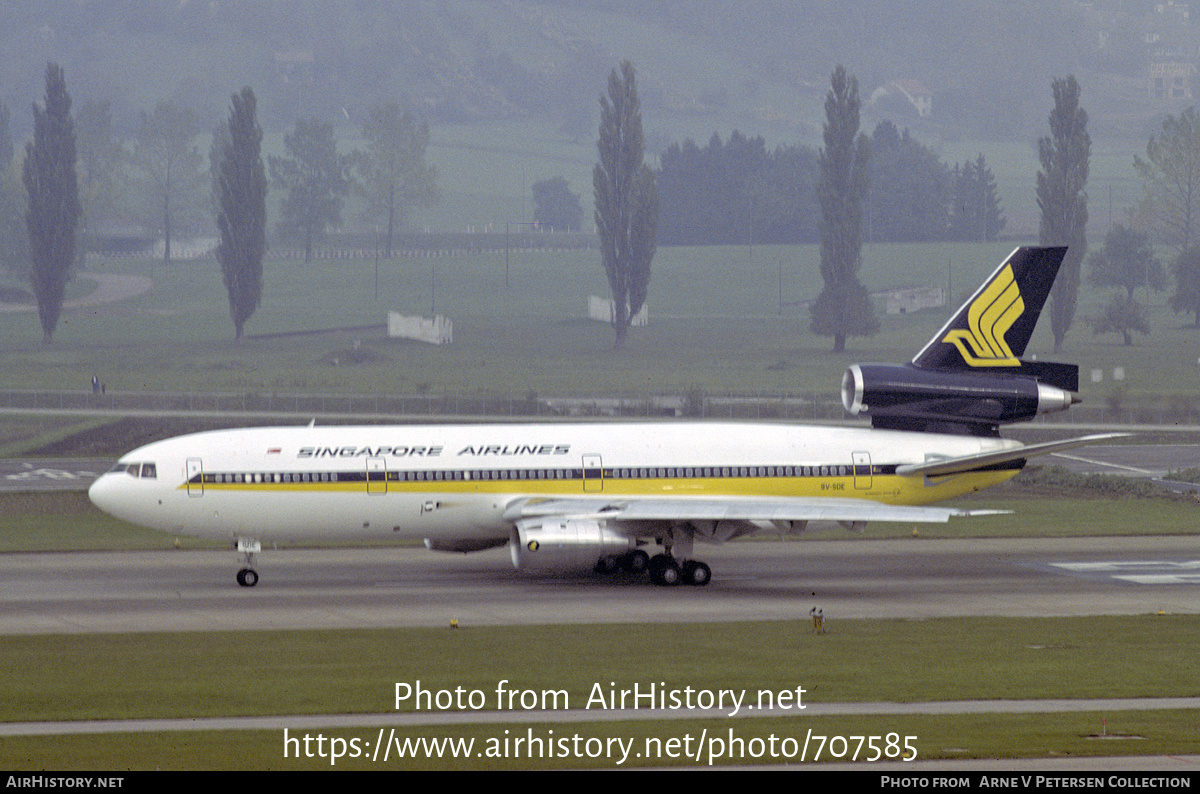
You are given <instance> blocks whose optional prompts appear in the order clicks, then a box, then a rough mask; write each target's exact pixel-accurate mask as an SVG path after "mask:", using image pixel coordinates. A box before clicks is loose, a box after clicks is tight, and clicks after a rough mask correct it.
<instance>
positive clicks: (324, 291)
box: [0, 243, 1200, 419]
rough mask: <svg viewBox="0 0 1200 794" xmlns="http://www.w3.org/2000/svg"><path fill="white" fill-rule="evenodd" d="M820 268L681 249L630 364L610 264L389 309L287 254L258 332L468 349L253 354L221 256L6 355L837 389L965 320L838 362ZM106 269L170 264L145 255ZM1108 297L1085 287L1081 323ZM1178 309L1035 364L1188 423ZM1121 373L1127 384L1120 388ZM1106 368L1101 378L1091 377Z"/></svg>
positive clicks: (570, 264) (51, 379)
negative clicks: (438, 322)
mask: <svg viewBox="0 0 1200 794" xmlns="http://www.w3.org/2000/svg"><path fill="white" fill-rule="evenodd" d="M1009 247H1010V246H1009V244H1006V243H997V244H992V245H986V246H976V245H957V244H955V245H950V244H939V245H880V246H870V247H868V249H867V251H866V255H865V263H864V271H863V281H864V282H865V283H867V284H869V285H871V287H872V289H885V288H891V287H896V286H903V285H911V284H927V285H932V286H944V285H945V284H946V283H947V281H949V282H950V284H951V287H950V289H951V293H952V294H953V295H955V296H956V299H955V301H956V302H957V299H958V297H961V296H962V295H963V294H964V293H967V292H969V291H970V290H973V289H974V288H975V286H977V284H978V283H979V282H980V281H981V280H982V278H983V277H984V276H985V275H986V274H987V273H989V272H990V271H991V269H992V268H993V267H994V266H995V265H996V264H997V263H998V262H999V261H1000V260H1001V258H1002V257H1003V256H1004V254H1006V253H1007V251H1008V249H1009ZM816 257H817V252H816V248H815V247H814V246H783V247H770V246H755V247H753V248H750V247H714V248H666V249H663V250H661V251H660V252H659V255H658V257H657V258H656V261H655V266H654V273H653V276H652V282H651V289H650V298H649V305H650V309H651V318H652V320H651V325H650V326H648V327H646V328H639V329H634V330H633V331H632V333H631V335H630V339H629V342H628V345H627V348H626V349H625V350H622V351H614V350H613V349H612V330H611V329H610V328H609V327H608V326H607V325H605V324H604V323H597V322H592V321H588V320H586V319H584V315H585V302H586V297H587V295H588V294H598V295H605V294H607V291H606V285H605V283H604V277H603V272H602V269H601V267H600V265H599V263H598V261H597V255H596V254H595V252H589V251H564V252H545V251H542V252H528V251H520V252H512V253H511V255H510V263H509V270H510V286H509V287H508V288H507V289H505V287H504V271H505V253H504V251H502V250H501V251H493V252H477V253H470V254H464V255H461V256H445V257H432V256H426V257H412V258H397V259H394V260H384V261H383V262H381V264H380V279H379V292H378V297H376V292H375V262H374V260H373V259H370V258H367V259H338V260H320V261H318V262H314V263H312V264H308V265H306V264H304V263H302V262H297V261H294V260H288V259H270V260H269V261H268V262H267V264H266V275H265V286H264V299H263V305H262V307H261V308H260V309H259V310H258V312H257V313H256V315H255V317H254V318H253V319H252V320H251V323H250V325H249V327H248V333H250V334H252V335H263V334H280V333H288V332H295V331H302V330H316V329H326V328H340V327H351V326H363V325H381V324H382V323H383V322H384V321H385V317H386V312H387V311H388V310H397V311H401V312H403V313H407V314H424V315H426V316H429V315H431V314H434V313H441V314H445V315H447V316H448V317H451V318H452V319H453V320H454V323H455V341H454V343H453V344H451V345H446V346H442V347H434V346H428V345H423V344H420V343H415V342H403V341H394V340H388V339H387V338H386V336H385V334H384V333H383V331H382V330H373V331H357V332H340V333H330V334H320V335H311V336H268V337H266V338H263V337H261V336H260V337H259V338H250V339H247V340H244V341H243V342H242V343H240V344H235V343H234V342H233V339H232V337H233V334H232V324H231V322H230V321H229V318H228V308H227V301H226V298H225V295H224V293H223V288H222V286H221V284H220V280H219V275H218V271H217V267H216V264H215V262H212V261H207V260H201V261H187V262H180V263H177V264H175V265H173V266H172V267H171V268H170V269H164V268H163V267H162V266H161V265H156V266H155V267H154V270H153V273H154V280H155V286H154V289H153V290H152V291H151V292H149V293H148V294H146V295H144V296H141V297H138V298H133V299H129V300H125V301H122V302H119V303H114V304H110V305H106V306H101V307H95V308H89V309H80V310H76V311H72V312H68V313H67V314H66V315H65V316H64V318H63V321H62V324H61V325H60V327H59V330H58V333H57V334H56V337H55V342H54V343H53V344H52V345H50V346H48V347H47V346H44V345H43V344H42V341H41V334H40V331H39V329H38V326H37V321H36V318H35V316H34V315H33V314H32V313H23V314H22V313H8V314H3V315H0V333H3V334H4V335H5V338H6V339H8V340H9V343H8V345H7V346H6V347H5V349H4V350H3V351H0V387H3V388H33V389H79V390H85V389H87V388H88V386H89V384H90V379H91V375H92V373H97V374H98V375H99V376H100V377H101V379H102V380H104V381H105V382H106V384H107V386H108V388H109V389H112V390H116V391H152V392H176V391H182V392H194V391H195V392H210V391H225V392H253V393H263V392H269V393H296V392H301V393H307V392H350V393H360V394H421V393H443V392H453V393H459V394H466V395H470V394H509V395H526V394H530V393H532V394H536V395H538V396H554V395H578V394H584V395H613V394H617V395H620V394H632V395H639V394H642V395H649V394H660V393H671V394H682V393H686V392H688V391H689V390H691V389H694V388H699V389H701V390H703V391H704V392H706V393H737V394H759V393H766V394H773V395H774V394H786V393H796V392H805V391H817V392H819V393H822V394H831V393H835V392H836V390H837V388H838V385H839V383H840V378H841V373H842V371H843V369H844V368H845V366H846V365H848V364H850V363H854V362H856V361H905V360H907V359H908V358H910V357H911V356H912V354H913V353H914V352H915V351H916V350H917V349H919V348H920V346H922V345H923V344H924V342H925V341H926V340H927V339H928V338H929V336H930V335H932V334H933V333H934V332H935V331H936V330H937V328H938V327H940V325H941V323H942V322H944V320H945V316H946V314H947V312H948V309H930V310H925V311H922V312H918V313H915V314H912V315H885V314H882V308H881V307H880V308H879V311H880V319H881V325H882V329H881V332H880V334H879V335H878V336H875V337H871V338H852V339H851V340H850V342H849V345H848V350H847V351H846V352H845V353H844V354H837V355H835V354H833V353H830V352H829V349H830V347H831V342H830V340H828V339H826V338H822V337H816V336H813V335H812V334H810V333H809V332H808V320H807V315H806V309H805V308H804V307H803V306H802V305H797V302H801V303H803V301H806V300H809V299H811V298H813V297H815V296H816V294H817V293H818V292H819V290H820V282H819V278H818V277H817V276H816ZM97 267H98V268H110V269H122V270H126V271H129V270H132V271H137V272H141V273H147V272H149V269H150V265H149V263H147V262H145V261H137V262H130V261H126V262H105V263H100V264H99V265H98V266H97ZM780 296H782V298H783V303H784V304H785V305H784V306H783V307H781V306H780ZM1101 298H1102V296H1100V295H1098V294H1096V293H1094V292H1091V291H1089V290H1087V289H1085V291H1084V293H1083V300H1082V303H1081V306H1080V309H1079V312H1078V315H1079V316H1080V317H1083V316H1085V315H1087V314H1088V313H1089V312H1090V311H1092V310H1093V308H1094V307H1095V305H1096V303H1097V301H1099V300H1100V299H1101ZM1163 300H1164V299H1163V298H1162V297H1161V296H1159V297H1158V298H1156V302H1155V303H1153V305H1152V306H1151V309H1150V311H1151V316H1152V325H1153V328H1154V332H1153V334H1152V336H1151V337H1149V339H1148V340H1146V341H1141V340H1139V343H1138V344H1137V345H1135V346H1133V347H1124V346H1122V345H1121V344H1120V343H1119V340H1117V339H1116V338H1114V337H1093V336H1092V335H1091V333H1090V331H1086V330H1084V329H1083V328H1080V327H1078V325H1077V327H1076V329H1075V330H1073V331H1072V333H1071V335H1070V336H1069V337H1068V340H1067V344H1066V346H1065V347H1064V349H1063V351H1062V352H1061V353H1060V354H1058V355H1057V356H1055V355H1054V354H1053V353H1052V351H1051V348H1052V343H1051V339H1050V337H1049V333H1048V331H1046V330H1045V329H1039V332H1038V333H1037V334H1035V337H1034V340H1033V342H1032V343H1031V346H1030V350H1029V351H1028V352H1029V353H1030V354H1034V355H1038V356H1041V357H1043V358H1056V359H1058V360H1067V361H1075V362H1078V363H1080V365H1081V368H1082V373H1083V387H1082V392H1083V396H1084V398H1085V401H1087V402H1089V403H1092V404H1096V405H1111V406H1116V407H1128V406H1146V409H1147V410H1148V411H1150V412H1151V413H1152V414H1153V412H1155V411H1157V412H1158V414H1159V415H1161V414H1162V413H1163V411H1170V412H1173V414H1174V415H1176V417H1177V418H1183V419H1187V418H1188V417H1190V416H1194V415H1196V414H1197V406H1196V405H1195V400H1194V395H1195V394H1196V393H1198V392H1200V366H1198V365H1197V363H1196V357H1195V350H1194V342H1195V337H1196V334H1197V331H1196V330H1195V329H1191V328H1185V327H1183V326H1182V321H1181V320H1180V319H1179V318H1176V317H1175V316H1174V315H1172V314H1171V313H1170V311H1169V310H1168V309H1167V308H1166V307H1165V306H1164V305H1163V304H1162V301H1163ZM1078 322H1080V321H1077V323H1078ZM1042 325H1047V323H1042ZM356 340H360V341H361V345H360V347H359V349H357V350H356V349H355V342H356ZM335 362H336V365H335ZM1117 367H1120V368H1123V371H1124V379H1123V380H1121V381H1114V380H1113V370H1114V368H1117ZM1093 371H1098V372H1099V373H1100V374H1101V376H1102V380H1101V381H1100V382H1098V383H1093V382H1092V381H1091V373H1092V372H1093Z"/></svg>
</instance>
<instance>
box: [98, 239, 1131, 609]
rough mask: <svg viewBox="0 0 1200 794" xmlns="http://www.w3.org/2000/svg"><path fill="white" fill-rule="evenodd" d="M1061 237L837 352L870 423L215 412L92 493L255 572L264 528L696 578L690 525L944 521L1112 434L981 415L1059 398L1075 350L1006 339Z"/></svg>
mask: <svg viewBox="0 0 1200 794" xmlns="http://www.w3.org/2000/svg"><path fill="white" fill-rule="evenodd" d="M1064 252H1065V249H1062V248H1018V249H1017V250H1016V251H1014V252H1013V254H1012V255H1011V256H1010V257H1009V258H1008V259H1007V260H1006V261H1005V262H1004V263H1003V264H1002V265H1001V266H1000V267H999V268H998V269H997V270H996V272H995V273H994V274H993V275H992V276H991V277H990V278H989V279H988V281H987V282H985V284H984V285H983V286H982V287H980V289H979V291H978V292H976V294H975V295H974V296H972V298H971V299H970V300H969V301H968V302H967V303H966V304H965V305H964V306H963V308H962V309H960V310H959V312H958V314H957V315H955V317H954V318H953V319H951V321H950V322H948V323H947V324H946V326H945V327H943V328H942V329H941V330H940V331H939V332H938V334H937V335H936V336H935V337H934V338H933V340H931V341H930V343H929V344H928V345H927V346H926V347H925V348H924V349H923V350H922V351H921V353H919V354H918V355H917V357H916V358H914V359H913V361H912V362H911V363H909V364H907V365H901V366H896V365H883V364H866V365H854V366H853V367H851V368H850V369H849V370H848V371H847V373H846V376H845V378H844V380H843V385H842V392H843V401H844V403H845V405H846V409H847V410H848V411H850V412H851V413H855V414H860V413H861V414H866V415H868V416H870V417H871V419H872V424H873V427H871V428H867V427H812V426H797V425H790V424H783V423H780V424H764V423H758V424H738V423H693V422H686V421H678V422H654V423H620V424H617V423H599V422H593V423H588V424H570V423H562V424H545V423H538V424H503V425H496V424H458V425H395V426H360V427H349V426H325V427H315V426H311V425H310V426H308V427H268V428H254V429H240V430H222V431H214V432H207V433H197V434H193V435H187V436H180V437H177V438H172V439H168V440H165V441H158V442H155V443H152V444H147V445H146V446H143V447H140V448H139V449H136V450H134V451H133V452H130V453H129V454H127V455H125V456H123V457H122V458H121V459H120V461H119V462H118V463H117V465H116V467H115V468H114V469H112V471H110V472H108V473H107V474H105V475H103V476H102V477H100V478H99V479H98V480H97V481H96V482H95V483H94V484H93V485H92V487H91V490H90V491H89V496H90V498H91V500H92V501H93V502H94V503H95V504H96V505H97V506H98V507H100V508H101V509H102V510H104V511H105V512H107V513H110V514H111V515H113V516H116V517H118V518H120V519H123V520H126V521H130V522H132V523H135V524H140V525H144V526H148V527H153V528H155V529H160V530H163V531H165V532H169V533H174V534H187V535H196V536H201V537H206V538H218V539H227V540H230V541H232V542H234V543H236V545H237V547H238V550H239V552H240V553H241V554H242V555H243V562H242V567H241V569H240V570H239V571H238V573H237V581H238V584H240V585H242V586H244V587H251V586H253V585H255V584H256V583H257V582H258V573H257V572H256V570H255V569H254V567H253V566H254V558H255V554H256V553H257V552H259V550H260V548H261V541H263V540H269V541H306V540H314V539H346V540H354V539H365V538H371V539H378V538H396V539H424V540H425V544H426V546H428V547H429V548H430V549H434V550H438V551H455V552H471V551H479V550H482V549H487V548H492V547H496V546H502V545H509V547H510V549H511V553H512V560H513V564H514V565H516V566H517V567H518V568H521V569H531V570H562V569H585V568H586V569H592V568H595V569H597V570H601V571H613V570H617V569H625V570H629V571H641V570H648V571H649V573H650V577H651V579H652V580H653V581H654V582H656V583H658V584H663V585H674V584H677V583H680V582H683V583H687V584H692V585H704V584H707V583H708V581H709V579H710V578H711V575H712V573H711V570H710V569H709V566H708V565H706V564H705V563H704V562H702V561H701V560H699V559H697V558H696V556H694V552H695V548H696V542H697V541H700V542H702V543H705V542H707V543H721V542H724V541H727V540H731V539H733V538H737V537H740V536H743V535H747V534H751V533H754V532H757V531H760V530H763V529H770V530H776V531H789V532H794V531H800V530H802V529H803V528H804V527H805V526H806V524H807V522H809V521H817V520H832V521H838V522H841V523H843V524H844V525H846V526H848V527H852V528H861V527H862V526H863V524H864V523H865V522H867V521H902V522H929V521H938V522H944V521H947V520H948V519H949V518H951V517H952V516H963V515H970V514H971V511H967V510H961V509H956V508H951V507H929V506H926V505H930V504H931V503H934V502H938V501H941V500H944V499H949V498H952V497H956V496H960V495H962V494H966V493H970V492H973V491H977V490H979V489H981V488H986V487H988V486H991V485H995V484H998V483H1001V482H1003V481H1005V480H1007V479H1009V478H1010V477H1012V476H1013V475H1014V474H1016V472H1017V471H1018V470H1020V468H1021V467H1023V466H1024V464H1025V461H1026V459H1028V458H1029V457H1032V456H1035V455H1041V454H1046V453H1049V452H1054V451H1058V450H1062V449H1068V448H1070V447H1073V446H1078V445H1080V444H1086V443H1091V442H1093V441H1097V440H1100V439H1103V438H1110V437H1111V436H1088V437H1084V438H1076V439H1071V440H1068V441H1059V442H1051V443H1046V444H1038V445H1033V446H1023V445H1022V444H1020V443H1019V442H1017V441H1013V440H1009V439H1003V438H1000V437H999V434H998V432H997V429H998V426H999V425H1000V424H1002V423H1007V422H1012V421H1019V420H1022V419H1028V418H1031V417H1033V416H1035V415H1037V414H1040V413H1045V412H1049V411H1058V410H1064V409H1066V408H1067V407H1069V406H1070V405H1071V404H1072V403H1073V402H1076V401H1077V398H1075V396H1074V395H1073V394H1072V392H1074V391H1076V390H1077V388H1078V380H1077V377H1078V376H1077V368H1075V367H1074V366H1073V365H1064V364H1046V363H1039V362H1025V361H1021V360H1019V358H1018V357H1019V356H1020V355H1021V354H1022V353H1023V352H1024V348H1025V345H1026V343H1027V342H1028V339H1029V334H1030V333H1032V330H1033V324H1034V322H1035V321H1036V319H1037V314H1038V312H1040V310H1041V307H1042V304H1043V303H1044V301H1045V298H1046V293H1048V291H1049V288H1050V285H1051V284H1052V283H1053V280H1054V275H1055V273H1056V272H1057V268H1058V265H1059V264H1060V263H1061V260H1062V256H1063V253H1064ZM976 512H978V511H976ZM655 546H657V547H658V548H654V547H655ZM647 548H651V549H652V550H654V551H656V553H655V554H654V556H653V557H651V556H650V554H648V553H647V550H646V549H647Z"/></svg>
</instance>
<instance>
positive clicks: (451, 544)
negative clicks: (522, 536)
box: [425, 538, 508, 554]
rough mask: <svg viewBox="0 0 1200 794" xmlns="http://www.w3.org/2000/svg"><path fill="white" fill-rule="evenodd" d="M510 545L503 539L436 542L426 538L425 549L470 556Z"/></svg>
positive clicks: (463, 539)
mask: <svg viewBox="0 0 1200 794" xmlns="http://www.w3.org/2000/svg"><path fill="white" fill-rule="evenodd" d="M505 543H508V541H507V540H504V539H503V538H500V539H497V538H459V539H455V540H435V539H434V538H425V548H427V549H429V550H430V551H449V552H455V553H456V554H470V553H471V552H474V551H484V550H486V549H494V548H496V547H497V546H503V545H504V544H505Z"/></svg>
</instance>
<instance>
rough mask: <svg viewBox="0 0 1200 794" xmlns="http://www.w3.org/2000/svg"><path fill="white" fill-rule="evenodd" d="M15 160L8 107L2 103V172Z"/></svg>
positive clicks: (0, 131)
mask: <svg viewBox="0 0 1200 794" xmlns="http://www.w3.org/2000/svg"><path fill="white" fill-rule="evenodd" d="M12 159H13V139H12V130H11V129H10V127H9V117H8V105H6V104H5V103H4V102H2V101H0V171H3V170H4V169H6V168H8V164H9V163H11V162H12Z"/></svg>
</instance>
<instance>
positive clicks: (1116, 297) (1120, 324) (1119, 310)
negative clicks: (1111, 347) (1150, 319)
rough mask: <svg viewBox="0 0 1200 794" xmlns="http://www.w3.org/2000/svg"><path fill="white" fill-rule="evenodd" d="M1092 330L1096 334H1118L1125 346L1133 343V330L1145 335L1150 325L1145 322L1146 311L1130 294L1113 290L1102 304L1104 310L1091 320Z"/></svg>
mask: <svg viewBox="0 0 1200 794" xmlns="http://www.w3.org/2000/svg"><path fill="white" fill-rule="evenodd" d="M1092 331H1093V333H1096V334H1120V335H1121V336H1122V337H1123V338H1124V340H1125V346H1126V347H1129V346H1130V345H1132V344H1133V332H1134V331H1137V332H1138V333H1140V334H1142V335H1143V336H1146V335H1148V334H1149V333H1150V325H1149V324H1148V323H1147V322H1146V312H1145V310H1144V309H1142V307H1141V306H1140V305H1139V304H1138V302H1137V301H1135V300H1134V299H1133V296H1131V295H1122V294H1121V293H1120V292H1114V293H1113V295H1112V298H1111V299H1110V300H1109V301H1108V303H1107V304H1106V305H1105V306H1104V312H1103V313H1102V314H1101V315H1100V316H1099V317H1096V318H1095V319H1093V320H1092Z"/></svg>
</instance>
